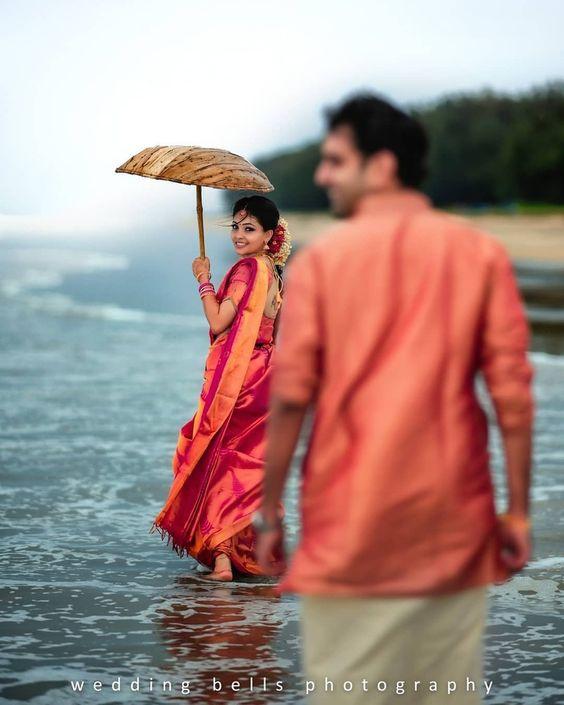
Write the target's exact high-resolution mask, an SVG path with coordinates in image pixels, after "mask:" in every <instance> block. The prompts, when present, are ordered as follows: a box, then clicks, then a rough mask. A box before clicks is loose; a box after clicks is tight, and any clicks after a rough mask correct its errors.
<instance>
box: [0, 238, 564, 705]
mask: <svg viewBox="0 0 564 705" xmlns="http://www.w3.org/2000/svg"><path fill="white" fill-rule="evenodd" d="M208 241H209V245H210V250H211V253H212V254H211V257H212V263H213V262H217V273H216V274H215V276H214V280H215V281H216V282H219V275H220V274H221V273H222V272H223V271H224V270H225V268H226V266H227V264H228V263H229V261H230V253H229V250H227V249H226V248H225V244H224V242H222V241H221V240H220V239H219V238H215V239H214V238H213V236H212V237H210V238H208ZM82 247H86V248H87V249H88V250H89V252H90V254H89V255H88V256H85V255H84V254H83V253H82V252H81V248H82ZM178 251H182V252H187V255H186V257H184V258H182V257H180V258H179V257H177V256H174V253H175V252H178ZM48 252H50V253H51V254H50V255H49V254H48ZM0 254H1V255H2V256H3V257H2V265H0V267H1V268H2V269H3V271H1V272H0V274H1V275H2V298H0V369H1V372H2V376H1V388H2V424H1V426H0V463H1V478H2V483H1V489H0V494H1V506H2V523H1V528H0V530H1V534H2V547H1V551H0V566H1V569H2V576H3V577H2V587H1V590H2V596H3V605H4V611H3V612H4V614H3V622H2V629H1V634H0V697H2V698H3V699H4V701H6V702H19V701H30V702H33V703H37V704H38V705H42V704H44V703H45V704H47V703H54V702H56V703H75V702H81V703H85V704H87V703H96V704H100V703H109V702H132V703H133V702H135V703H145V702H146V703H149V702H157V701H158V702H162V701H168V700H170V701H171V702H172V701H176V700H179V699H180V698H182V699H183V700H186V699H188V700H189V699H190V697H189V696H188V694H186V695H182V693H181V683H182V681H191V683H190V690H191V693H190V696H191V698H192V701H193V702H200V703H201V702H206V703H214V702H229V701H236V702H240V703H249V704H253V705H255V704H259V703H271V702H281V703H299V702H300V701H301V692H302V690H303V687H302V686H303V683H302V678H301V674H300V664H299V645H300V638H299V627H298V608H299V603H298V600H297V599H296V597H294V596H291V595H285V596H283V597H281V598H279V597H276V596H274V594H273V590H272V583H271V582H270V581H269V580H266V579H259V580H255V581H252V580H251V581H245V582H238V583H235V584H229V585H217V584H213V583H211V584H210V583H209V582H207V581H205V580H203V579H202V577H201V576H200V574H199V573H198V572H197V571H196V569H195V564H194V562H193V561H192V560H191V559H182V560H181V559H179V558H178V557H177V556H176V554H174V553H173V552H172V551H171V550H170V548H167V547H166V544H164V543H162V542H161V540H160V539H159V537H158V534H149V533H148V530H149V526H150V523H151V521H152V519H153V517H154V516H155V514H156V513H157V512H158V510H159V509H160V508H161V506H162V502H163V500H164V498H165V496H166V491H167V489H168V486H169V482H170V479H171V477H172V470H171V467H170V460H171V455H172V451H173V449H174V445H175V441H176V436H177V431H178V428H179V427H180V426H181V425H182V424H183V423H184V422H185V421H186V420H187V419H188V418H189V417H190V416H191V415H192V414H193V412H194V411H195V400H196V399H197V395H198V392H199V390H200V385H201V381H202V369H203V360H204V356H205V352H206V350H207V345H208V340H207V330H206V328H205V326H204V324H203V321H202V318H201V316H200V315H199V305H200V304H199V300H198V299H197V297H196V296H195V287H194V285H193V282H192V280H191V276H192V275H191V274H190V273H189V272H190V267H189V265H190V261H191V258H192V257H193V256H195V253H192V254H191V255H190V252H189V248H188V247H186V242H185V236H184V234H182V233H178V234H172V235H171V236H170V237H169V238H168V239H167V240H165V241H163V240H162V238H161V239H160V240H159V243H158V248H155V243H154V240H152V239H151V236H150V234H147V236H146V237H144V238H142V237H140V239H139V240H137V241H135V243H132V242H128V243H119V242H117V243H116V242H110V241H108V242H105V243H104V242H102V243H97V244H96V247H93V246H92V243H88V244H87V245H84V246H83V245H81V246H80V247H78V246H74V247H72V248H71V247H69V246H68V245H67V244H66V243H62V242H56V243H48V244H45V243H37V242H36V243H33V242H31V243H28V244H27V245H26V246H25V247H22V246H21V244H19V243H15V242H13V241H12V242H10V241H8V242H3V243H0ZM169 270H170V271H169ZM8 272H9V273H8ZM188 282H189V283H188ZM179 292H182V293H181V294H179ZM533 361H534V365H535V370H536V379H535V393H536V396H537V403H538V416H537V433H536V468H535V483H534V492H533V497H534V503H533V513H534V521H535V556H534V560H533V561H532V563H531V564H530V566H529V567H528V568H527V569H526V570H525V571H523V573H522V574H521V575H519V576H518V577H516V578H514V579H513V580H512V581H510V582H509V583H507V584H506V585H504V586H500V587H497V588H493V589H492V590H491V597H490V606H491V609H490V617H489V624H488V641H487V651H486V677H487V678H490V679H493V681H494V687H493V691H492V694H491V695H490V696H489V697H488V698H487V701H486V702H491V703H495V704H496V705H497V704H500V705H501V704H502V703H503V704H504V705H508V704H511V705H513V703H531V704H536V703H539V704H543V705H551V704H552V703H558V702H562V699H561V698H560V699H559V696H558V695H557V688H558V686H559V682H558V678H559V675H558V670H557V667H558V664H559V660H560V663H561V659H562V647H561V641H562V635H563V633H564V628H563V627H564V620H563V600H562V594H563V592H562V591H563V579H562V575H563V568H564V540H563V539H564V529H563V519H562V511H561V510H562V504H563V499H564V479H563V477H564V476H563V474H562V469H563V465H564V434H563V433H562V429H563V428H564V395H563V391H564V358H562V357H555V356H551V355H544V354H542V353H535V354H534V355H533ZM484 403H486V404H487V400H484ZM492 433H493V460H494V464H495V467H496V474H498V473H499V467H500V452H499V451H500V448H499V437H498V435H497V433H496V432H495V429H494V428H492ZM302 455H303V444H302V445H301V446H300V449H299V452H298V454H297V458H296V463H295V468H294V473H293V476H292V480H291V483H290V486H289V489H288V493H287V496H286V499H285V501H286V506H287V509H288V528H289V537H288V539H289V541H288V543H289V549H290V550H291V547H292V546H293V545H294V544H295V541H296V539H297V531H298V528H297V520H296V496H297V467H298V465H299V460H300V458H301V457H302ZM502 496H503V491H500V498H502ZM136 676H139V677H140V682H139V692H135V691H133V692H132V691H131V690H130V683H131V681H132V680H134V679H135V678H136ZM251 676H253V677H254V682H253V690H252V692H251V690H250V681H249V678H250V677H251ZM118 677H121V683H120V684H121V687H122V690H121V692H117V691H116V692H113V691H112V690H111V686H110V684H111V682H112V681H116V679H117V678H118ZM214 677H216V678H218V679H220V680H221V682H222V684H223V690H222V692H213V691H212V690H211V683H212V679H213V678H214ZM151 678H153V691H152V692H151V691H150V690H149V687H150V683H151V681H150V679H151ZM263 678H266V679H267V680H266V682H264V681H263V680H262V679H263ZM97 679H98V680H100V681H102V683H103V685H102V689H101V692H95V691H94V690H93V688H92V683H93V681H95V680H97ZM71 680H73V681H80V680H84V682H85V683H84V691H83V692H82V693H81V694H78V693H73V691H72V687H71V686H70V684H69V682H70V681H71ZM165 680H168V681H170V682H171V692H166V693H165V694H164V695H163V694H162V693H161V692H160V689H161V688H162V684H163V681H165ZM234 680H238V681H240V691H239V692H238V693H237V694H236V695H235V694H234V693H231V695H229V694H228V693H226V692H225V688H226V687H227V686H228V684H229V683H231V682H232V681H234ZM276 681H281V682H282V684H283V690H282V691H281V692H276V685H275V684H276ZM560 687H562V681H561V680H560ZM116 688H117V686H116ZM265 690H266V692H265ZM157 693H158V695H157Z"/></svg>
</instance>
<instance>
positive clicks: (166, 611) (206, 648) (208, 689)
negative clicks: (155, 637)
mask: <svg viewBox="0 0 564 705" xmlns="http://www.w3.org/2000/svg"><path fill="white" fill-rule="evenodd" d="M286 607H288V603H286ZM156 614H157V617H156V626H157V630H158V634H159V636H160V638H161V639H162V642H163V645H164V647H165V648H166V651H167V653H168V654H169V656H170V657H171V658H170V659H167V663H166V665H164V666H163V671H164V672H166V673H168V674H169V675H170V679H171V680H172V681H174V680H176V681H180V680H182V679H184V680H186V681H188V680H189V681H190V691H191V693H197V694H198V696H199V697H200V698H202V700H201V702H205V703H218V702H225V701H226V699H227V700H230V701H231V700H233V699H235V701H237V702H249V703H250V702H252V703H253V704H255V703H256V705H261V704H263V703H264V704H265V705H266V704H267V703H274V702H296V701H297V700H296V695H297V687H298V681H297V677H298V674H296V672H295V659H293V658H292V655H291V653H290V652H289V651H288V645H287V641H288V639H287V637H288V636H290V637H292V635H294V636H293V639H294V640H295V631H296V629H295V625H294V626H293V627H292V625H289V624H288V615H287V614H286V610H285V609H284V599H283V598H280V597H279V596H277V595H276V593H275V592H274V589H273V581H272V582H266V581H265V582H264V583H260V584H259V583H257V582H256V581H248V582H237V583H234V584H233V585H231V584H229V585H226V584H214V583H210V582H209V581H204V580H202V579H201V578H198V577H197V576H194V575H190V576H179V577H177V578H176V579H175V581H174V594H173V597H171V598H169V600H168V602H167V605H166V606H165V607H163V608H162V609H158V610H157V611H156ZM285 637H286V639H285ZM192 676H193V677H192ZM163 678H166V676H165V675H164V673H163Z"/></svg>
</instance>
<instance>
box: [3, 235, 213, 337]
mask: <svg viewBox="0 0 564 705" xmlns="http://www.w3.org/2000/svg"><path fill="white" fill-rule="evenodd" d="M9 258H10V259H9V261H10V265H11V267H10V275H9V276H8V277H4V279H3V280H2V281H1V282H0V294H2V295H3V296H4V297H7V298H11V299H16V300H17V301H18V302H19V303H22V304H24V305H25V306H28V307H29V308H32V309H33V310H36V311H44V312H46V313H50V314H52V315H56V316H78V317H81V318H96V319H102V320H106V321H115V322H120V323H123V322H130V323H139V322H146V321H150V322H151V323H156V324H167V325H169V324H173V325H179V326H182V327H184V328H196V329H198V328H205V327H206V326H205V321H204V320H203V318H202V316H190V315H181V314H172V313H171V314H168V313H151V312H148V311H142V310H140V309H133V308H126V307H123V306H118V305H116V304H86V303H80V302H78V301H75V300H74V299H72V298H71V297H69V296H65V295H64V294H60V293H57V292H55V291H50V289H56V287H58V286H60V285H61V283H62V282H63V281H64V278H65V276H66V275H68V274H85V273H91V272H100V271H107V270H114V271H116V270H117V271H119V270H125V269H127V268H128V267H129V260H128V259H127V257H124V256H123V255H116V254H112V253H107V252H96V251H91V250H65V249H50V248H35V247H34V248H22V249H14V250H10V251H9ZM39 292H41V293H39Z"/></svg>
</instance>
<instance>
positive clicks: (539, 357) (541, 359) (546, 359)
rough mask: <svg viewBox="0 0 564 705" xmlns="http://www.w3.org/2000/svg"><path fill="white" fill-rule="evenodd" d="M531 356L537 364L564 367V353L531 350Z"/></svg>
mask: <svg viewBox="0 0 564 705" xmlns="http://www.w3.org/2000/svg"><path fill="white" fill-rule="evenodd" d="M529 356H530V358H531V359H532V361H533V362H534V363H535V364H542V365H556V366H558V367H564V355H551V354H550V353H545V352H531V353H529Z"/></svg>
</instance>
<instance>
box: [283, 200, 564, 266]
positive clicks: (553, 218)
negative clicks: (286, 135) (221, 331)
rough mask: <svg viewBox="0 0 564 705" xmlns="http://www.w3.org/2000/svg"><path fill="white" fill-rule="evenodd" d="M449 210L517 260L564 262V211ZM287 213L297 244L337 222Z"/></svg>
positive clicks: (317, 214) (323, 216)
mask: <svg viewBox="0 0 564 705" xmlns="http://www.w3.org/2000/svg"><path fill="white" fill-rule="evenodd" d="M448 212H449V213H451V214H455V215H459V216H461V217H464V218H467V219H468V220H469V221H470V222H472V223H474V225H476V227H478V228H480V229H481V230H485V231H486V232H489V233H491V234H492V235H493V236H494V237H496V238H497V239H498V240H500V241H501V242H502V243H503V244H504V245H505V246H506V247H507V250H508V252H509V254H510V256H511V258H512V259H513V260H525V261H532V262H546V263H549V262H551V263H560V262H561V263H563V264H564V213H560V212H558V211H556V212H551V213H542V214H538V215H536V214H532V213H531V214H529V213H527V214H519V213H517V214H515V215H512V214H499V213H495V212H493V213H492V212H484V213H482V212H480V213H471V212H468V211H466V210H462V209H461V210H456V211H452V210H449V211H448ZM283 215H284V218H286V220H287V221H288V225H289V229H290V232H291V234H292V239H293V241H294V242H295V243H296V244H297V245H306V244H307V243H309V242H311V241H312V240H313V239H314V238H315V237H316V236H317V235H319V234H320V233H322V232H323V231H324V230H325V229H326V228H327V227H328V226H330V225H331V224H333V223H335V222H337V221H336V220H335V219H334V218H333V217H331V216H330V215H329V214H327V213H324V212H301V211H289V212H285V213H284V214H283Z"/></svg>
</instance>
